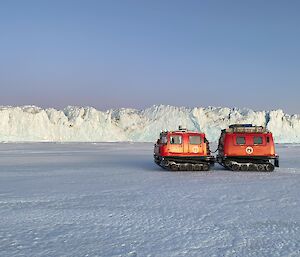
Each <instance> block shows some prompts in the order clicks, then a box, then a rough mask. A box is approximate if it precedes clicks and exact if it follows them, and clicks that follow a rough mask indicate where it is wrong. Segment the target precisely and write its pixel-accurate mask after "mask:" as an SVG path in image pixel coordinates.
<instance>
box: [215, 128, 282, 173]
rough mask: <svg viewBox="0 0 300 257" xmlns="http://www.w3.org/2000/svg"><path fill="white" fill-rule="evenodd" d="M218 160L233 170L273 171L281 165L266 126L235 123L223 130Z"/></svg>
mask: <svg viewBox="0 0 300 257" xmlns="http://www.w3.org/2000/svg"><path fill="white" fill-rule="evenodd" d="M217 162H218V163H220V164H221V165H222V166H224V167H225V168H227V169H230V170H233V171H273V170H274V168H275V167H279V156H278V155H276V153H275V146H274V140H273V136H272V133H271V132H269V131H268V130H267V129H266V128H264V127H262V126H253V125H252V124H235V125H230V126H229V128H227V129H223V130H222V132H221V136H220V139H219V145H218V155H217Z"/></svg>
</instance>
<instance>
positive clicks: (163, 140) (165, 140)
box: [160, 136, 168, 145]
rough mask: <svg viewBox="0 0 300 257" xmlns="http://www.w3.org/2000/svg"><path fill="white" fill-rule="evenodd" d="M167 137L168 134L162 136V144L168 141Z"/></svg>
mask: <svg viewBox="0 0 300 257" xmlns="http://www.w3.org/2000/svg"><path fill="white" fill-rule="evenodd" d="M167 141H168V140H167V137H166V136H162V137H161V138H160V142H161V144H164V145H165V144H166V143H167Z"/></svg>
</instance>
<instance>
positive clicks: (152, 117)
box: [0, 105, 300, 143]
mask: <svg viewBox="0 0 300 257" xmlns="http://www.w3.org/2000/svg"><path fill="white" fill-rule="evenodd" d="M234 123H252V124H254V125H262V126H267V128H268V129H269V130H271V131H272V132H273V134H274V137H275V141H276V142H277V143H300V116H298V115H287V114H284V113H283V111H282V110H274V111H253V110H250V109H237V108H233V109H229V108H216V107H207V108H202V107H199V108H185V107H174V106H164V105H160V106H155V105H154V106H152V107H151V108H148V109H145V110H135V109H118V110H108V111H105V112H103V111H99V110H96V109H95V108H92V107H67V108H65V109H64V110H62V111H61V110H55V109H41V108H39V107H35V106H23V107H7V106H6V107H5V106H3V107H0V141H2V142H7V141H8V142H24V141H50V142H115V141H135V142H154V141H155V139H156V138H157V136H158V134H159V132H160V131H161V130H164V129H168V130H176V129H177V128H178V125H183V126H185V127H187V128H188V129H190V130H201V131H203V132H205V133H206V134H207V138H208V139H209V140H210V141H214V142H216V141H217V140H218V138H219V135H220V130H221V129H224V128H226V127H228V125H230V124H234Z"/></svg>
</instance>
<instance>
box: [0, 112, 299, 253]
mask: <svg viewBox="0 0 300 257" xmlns="http://www.w3.org/2000/svg"><path fill="white" fill-rule="evenodd" d="M34 110H35V109H34ZM183 112H184V111H183ZM88 113H89V112H88ZM43 115H44V114H40V116H43ZM86 115H89V114H86ZM98 115H99V114H98ZM128 115H129V114H128ZM133 115H135V114H133ZM153 116H155V113H153ZM58 117H61V119H62V120H64V122H70V123H71V122H72V124H74V123H76V120H75V121H74V120H73V121H70V120H68V121H67V120H65V118H63V117H64V115H62V114H61V115H58V116H57V117H56V118H55V120H57V121H58V120H59V118H58ZM99 118H101V116H100V117H99ZM60 122H63V121H60ZM152 147H153V145H152V144H149V143H67V144H57V143H34V144H31V143H27V144H15V143H14V144H0V217H1V219H0V256H1V257H8V256H16V257H18V256H34V257H39V256H101V257H112V256H119V257H121V256H122V257H123V256H143V257H144V256H148V257H150V256H151V257H152V256H153V257H160V256H163V257H175V256H178V257H179V256H191V257H193V256H195V257H199V256H201V257H205V256H207V257H211V256H215V257H219V256H238V257H239V256H241V257H247V256H253V257H254V256H255V257H262V256H265V257H269V256H291V257H292V256H294V257H296V256H300V199H299V195H300V187H299V184H300V159H299V153H300V145H297V144H286V145H284V144H282V145H277V152H278V153H279V155H280V160H281V161H280V164H281V167H280V168H279V169H276V171H275V172H273V173H258V172H246V173H242V172H230V171H226V170H223V169H222V168H221V167H220V166H218V165H216V167H215V169H214V170H213V171H211V172H207V173H206V172H175V173H174V172H168V171H165V170H163V169H161V168H160V167H158V166H156V165H155V164H154V163H153V160H152ZM214 147H215V145H213V148H214Z"/></svg>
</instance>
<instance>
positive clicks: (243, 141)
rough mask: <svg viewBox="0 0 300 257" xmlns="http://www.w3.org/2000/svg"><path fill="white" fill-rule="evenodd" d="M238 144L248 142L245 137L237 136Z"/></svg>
mask: <svg viewBox="0 0 300 257" xmlns="http://www.w3.org/2000/svg"><path fill="white" fill-rule="evenodd" d="M236 144H237V145H244V144H246V139H245V137H236Z"/></svg>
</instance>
